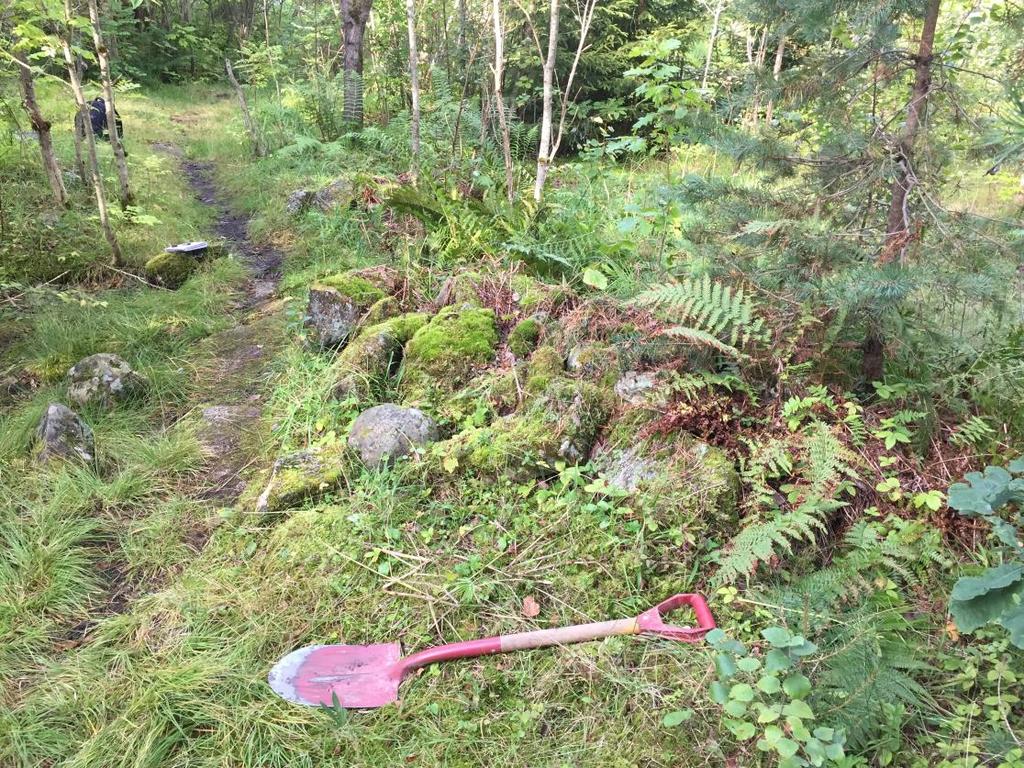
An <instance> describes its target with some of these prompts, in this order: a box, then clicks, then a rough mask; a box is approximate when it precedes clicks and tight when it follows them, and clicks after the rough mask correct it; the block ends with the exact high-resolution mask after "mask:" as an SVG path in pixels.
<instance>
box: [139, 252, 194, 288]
mask: <svg viewBox="0 0 1024 768" xmlns="http://www.w3.org/2000/svg"><path fill="white" fill-rule="evenodd" d="M143 269H144V271H145V274H146V278H147V279H148V280H149V281H150V282H153V283H156V284H157V285H162V286H164V288H170V289H172V290H174V289H176V288H180V287H181V286H182V285H184V284H185V281H186V280H188V279H189V277H191V276H192V273H193V272H195V271H196V270H197V269H199V262H198V261H196V259H195V257H194V256H190V255H189V254H187V253H161V254H159V255H157V256H154V257H153V258H152V259H150V260H149V261H147V262H146V266H145V267H144V268H143Z"/></svg>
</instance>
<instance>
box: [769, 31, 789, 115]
mask: <svg viewBox="0 0 1024 768" xmlns="http://www.w3.org/2000/svg"><path fill="white" fill-rule="evenodd" d="M785 54H786V35H785V34H784V33H780V34H779V46H778V47H777V48H776V49H775V65H774V66H773V67H772V79H773V80H774V81H775V83H776V84H777V83H778V82H779V75H780V74H782V58H783V56H785ZM776 87H777V86H776ZM774 113H775V97H774V96H773V97H772V98H770V99H768V106H767V107H765V110H764V122H765V125H771V122H772V116H773V115H774Z"/></svg>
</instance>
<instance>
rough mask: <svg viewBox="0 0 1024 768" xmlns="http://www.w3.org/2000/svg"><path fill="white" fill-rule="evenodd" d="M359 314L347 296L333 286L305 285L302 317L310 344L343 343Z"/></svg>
mask: <svg viewBox="0 0 1024 768" xmlns="http://www.w3.org/2000/svg"><path fill="white" fill-rule="evenodd" d="M361 316H362V312H360V309H359V306H358V305H357V304H356V302H355V300H354V299H353V298H352V297H351V296H346V295H345V294H344V293H342V292H341V291H339V290H338V289H337V288H332V287H330V286H326V285H314V286H313V287H311V288H310V289H309V305H308V306H307V308H306V317H305V320H304V321H303V322H304V324H305V325H306V327H307V328H309V331H310V342H311V343H312V344H313V345H314V346H320V347H337V346H340V345H341V344H344V343H345V340H346V339H347V338H348V337H349V336H350V335H351V334H352V332H353V331H354V330H355V329H356V326H357V325H358V324H359V318H360V317H361Z"/></svg>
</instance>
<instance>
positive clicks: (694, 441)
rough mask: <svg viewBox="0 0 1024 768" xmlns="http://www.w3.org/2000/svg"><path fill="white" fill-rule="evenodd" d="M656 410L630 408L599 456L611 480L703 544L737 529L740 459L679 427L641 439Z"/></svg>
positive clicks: (655, 516)
mask: <svg viewBox="0 0 1024 768" xmlns="http://www.w3.org/2000/svg"><path fill="white" fill-rule="evenodd" d="M656 415H657V411H654V410H645V409H635V410H632V411H628V412H626V413H625V414H624V415H623V416H622V417H621V418H620V419H618V420H616V423H614V424H613V425H612V426H611V428H610V429H609V430H608V433H607V439H606V440H605V442H604V444H603V445H602V447H601V450H600V452H599V453H598V454H597V455H595V456H594V458H593V462H594V465H595V466H596V467H597V468H598V470H599V471H600V473H601V475H602V476H603V477H604V479H605V482H607V483H608V485H610V486H612V487H615V488H618V489H620V490H622V491H625V492H626V493H630V494H632V495H633V496H634V502H633V504H634V506H636V507H637V508H639V509H642V510H644V513H645V515H647V516H649V517H651V519H653V520H656V521H657V522H658V523H659V524H660V525H662V526H670V527H677V528H681V529H682V531H683V533H684V535H685V536H687V537H688V538H689V539H690V540H691V543H693V544H695V545H696V544H698V543H699V542H701V541H704V540H706V539H708V538H714V537H718V536H721V535H724V534H728V533H731V532H733V531H734V530H735V527H736V525H737V521H738V511H737V510H738V506H737V505H738V501H739V492H740V481H739V474H738V472H737V470H736V466H735V463H734V462H733V461H732V460H731V459H730V458H729V457H728V456H727V455H726V454H725V452H724V451H722V450H721V449H719V448H715V447H714V446H711V445H709V444H707V443H705V442H704V441H702V440H700V439H699V438H697V437H694V436H693V435H690V434H688V433H685V432H678V433H675V434H673V435H669V436H667V437H666V436H663V435H657V436H652V437H649V438H647V439H644V440H638V439H637V435H638V433H640V431H641V430H642V429H643V426H644V425H645V424H646V423H649V422H650V421H651V419H653V418H655V417H656Z"/></svg>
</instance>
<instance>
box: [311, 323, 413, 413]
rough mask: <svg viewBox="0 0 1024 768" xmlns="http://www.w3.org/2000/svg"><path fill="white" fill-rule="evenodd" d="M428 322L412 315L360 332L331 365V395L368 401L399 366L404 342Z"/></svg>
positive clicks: (372, 326) (340, 398)
mask: <svg viewBox="0 0 1024 768" xmlns="http://www.w3.org/2000/svg"><path fill="white" fill-rule="evenodd" d="M429 319H430V316H429V315H426V314H423V313H410V314H405V315H399V316H398V317H393V318H391V319H389V320H385V321H384V322H382V323H377V324H376V325H371V326H369V327H367V328H364V329H363V330H361V331H360V332H359V333H358V334H357V335H356V337H355V338H354V339H352V341H350V342H349V343H348V345H347V346H346V347H345V349H343V350H342V351H341V354H339V355H338V358H337V360H336V361H335V362H334V364H333V365H332V366H331V375H332V377H333V379H334V387H333V389H332V395H333V396H334V397H336V398H337V399H339V400H344V399H346V398H350V397H354V398H356V399H358V400H366V399H368V398H369V397H370V396H371V394H372V393H373V391H374V390H375V389H378V388H380V387H382V386H383V384H384V383H385V382H386V380H387V379H388V377H389V376H390V375H391V374H392V373H393V371H394V369H395V368H396V367H397V366H398V364H399V362H400V361H401V359H402V347H403V346H404V345H405V343H406V342H407V341H409V339H410V338H412V336H413V334H415V333H416V331H418V330H419V329H420V328H422V327H423V326H424V325H425V324H426V323H427V321H428V320H429Z"/></svg>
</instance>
